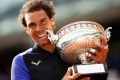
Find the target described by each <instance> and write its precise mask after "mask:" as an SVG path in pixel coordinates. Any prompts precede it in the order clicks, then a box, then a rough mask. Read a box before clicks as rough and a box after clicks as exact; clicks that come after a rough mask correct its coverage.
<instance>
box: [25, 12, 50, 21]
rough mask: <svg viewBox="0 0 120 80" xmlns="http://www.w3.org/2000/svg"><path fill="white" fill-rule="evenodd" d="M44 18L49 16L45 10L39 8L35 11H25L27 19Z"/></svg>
mask: <svg viewBox="0 0 120 80" xmlns="http://www.w3.org/2000/svg"><path fill="white" fill-rule="evenodd" d="M43 18H48V15H47V13H46V12H45V11H44V10H38V11H34V12H29V13H25V20H26V21H29V20H37V19H43Z"/></svg>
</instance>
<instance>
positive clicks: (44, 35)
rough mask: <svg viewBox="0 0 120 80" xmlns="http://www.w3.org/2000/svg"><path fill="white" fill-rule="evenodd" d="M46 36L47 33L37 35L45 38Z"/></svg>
mask: <svg viewBox="0 0 120 80" xmlns="http://www.w3.org/2000/svg"><path fill="white" fill-rule="evenodd" d="M44 37H46V33H43V34H40V35H37V38H44Z"/></svg>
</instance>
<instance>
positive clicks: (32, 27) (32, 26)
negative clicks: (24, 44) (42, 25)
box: [28, 23, 36, 29]
mask: <svg viewBox="0 0 120 80" xmlns="http://www.w3.org/2000/svg"><path fill="white" fill-rule="evenodd" d="M28 27H29V28H31V29H34V28H35V27H36V24H34V23H30V24H29V25H28Z"/></svg>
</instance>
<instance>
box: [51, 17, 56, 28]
mask: <svg viewBox="0 0 120 80" xmlns="http://www.w3.org/2000/svg"><path fill="white" fill-rule="evenodd" d="M51 23H52V26H55V17H54V16H52V18H51Z"/></svg>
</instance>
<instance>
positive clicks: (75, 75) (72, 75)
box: [62, 67, 90, 80]
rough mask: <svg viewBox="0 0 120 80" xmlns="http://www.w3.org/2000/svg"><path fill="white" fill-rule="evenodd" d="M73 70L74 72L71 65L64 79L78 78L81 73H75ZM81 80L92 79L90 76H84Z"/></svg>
mask: <svg viewBox="0 0 120 80" xmlns="http://www.w3.org/2000/svg"><path fill="white" fill-rule="evenodd" d="M72 72H73V71H72V68H71V67H69V68H68V70H67V72H66V73H65V75H64V77H63V78H62V80H76V79H77V78H79V77H80V75H81V74H80V73H76V74H73V73H72ZM81 80H90V77H85V78H82V79H81Z"/></svg>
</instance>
